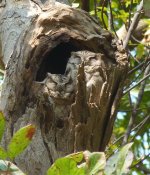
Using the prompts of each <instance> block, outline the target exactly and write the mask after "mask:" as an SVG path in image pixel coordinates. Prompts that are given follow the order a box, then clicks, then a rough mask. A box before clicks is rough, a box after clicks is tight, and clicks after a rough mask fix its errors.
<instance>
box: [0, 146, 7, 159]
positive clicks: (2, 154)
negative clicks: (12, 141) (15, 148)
mask: <svg viewBox="0 0 150 175" xmlns="http://www.w3.org/2000/svg"><path fill="white" fill-rule="evenodd" d="M6 158H7V152H6V151H5V150H4V149H3V148H2V147H1V146H0V159H6Z"/></svg>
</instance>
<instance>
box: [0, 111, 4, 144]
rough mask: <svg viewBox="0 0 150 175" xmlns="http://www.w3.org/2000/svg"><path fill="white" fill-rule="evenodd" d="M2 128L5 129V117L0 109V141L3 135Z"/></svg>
mask: <svg viewBox="0 0 150 175" xmlns="http://www.w3.org/2000/svg"><path fill="white" fill-rule="evenodd" d="M4 130H5V117H4V115H3V113H2V111H0V141H1V139H2V137H3V134H4Z"/></svg>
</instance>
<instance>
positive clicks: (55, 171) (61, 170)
mask: <svg viewBox="0 0 150 175" xmlns="http://www.w3.org/2000/svg"><path fill="white" fill-rule="evenodd" d="M75 159H76V158H75ZM75 159H74V158H71V157H70V156H69V157H64V158H60V159H57V160H56V161H55V163H54V164H53V165H52V166H51V167H50V168H49V169H48V171H47V175H85V169H84V167H81V168H79V167H78V166H77V162H76V161H75ZM77 161H78V159H77Z"/></svg>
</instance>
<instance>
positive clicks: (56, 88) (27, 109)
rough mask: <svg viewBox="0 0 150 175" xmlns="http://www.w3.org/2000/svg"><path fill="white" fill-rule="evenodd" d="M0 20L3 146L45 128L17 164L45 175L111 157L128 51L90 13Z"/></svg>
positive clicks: (25, 8) (11, 15)
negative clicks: (94, 156) (27, 129)
mask: <svg viewBox="0 0 150 175" xmlns="http://www.w3.org/2000/svg"><path fill="white" fill-rule="evenodd" d="M17 9H18V11H17ZM21 11H22V12H23V13H21ZM0 21H1V24H0V25H1V29H0V38H1V40H0V46H1V49H0V53H1V54H0V55H1V59H2V61H3V62H4V64H5V66H6V75H5V80H4V84H3V90H2V96H1V109H2V110H3V111H4V113H5V115H6V118H7V130H6V133H5V138H4V139H3V140H4V141H3V142H4V144H5V145H7V143H8V141H9V140H10V138H11V137H12V135H13V133H14V132H15V131H16V130H17V129H19V128H20V127H22V126H24V125H26V124H28V123H34V124H35V125H36V127H37V132H36V134H35V136H34V139H33V141H32V143H31V145H30V146H29V147H28V148H27V149H26V150H25V152H24V153H23V154H22V155H21V156H19V157H18V158H16V160H15V162H16V163H17V165H18V166H19V167H20V168H21V169H22V170H24V171H25V172H27V174H30V175H37V174H43V175H44V174H45V172H46V170H47V168H48V167H49V166H50V165H51V164H52V163H53V162H54V161H55V160H56V159H57V158H58V157H60V156H64V155H66V154H69V153H72V152H75V151H80V150H86V149H88V150H90V151H104V150H105V148H106V145H107V144H108V142H109V139H110V137H111V133H112V128H113V123H114V120H115V115H116V109H117V107H118V102H119V100H120V97H121V93H122V88H123V82H124V79H125V76H126V72H127V67H128V61H127V56H126V54H125V51H124V50H123V49H122V46H121V44H120V43H119V42H118V41H116V40H115V39H114V38H113V36H112V34H110V33H109V32H108V31H105V30H103V29H102V28H101V27H100V26H99V25H98V23H97V22H96V21H95V20H94V19H93V18H92V17H90V16H89V15H88V13H86V12H84V11H81V10H77V9H73V8H71V7H69V6H67V5H63V4H59V3H57V4H55V5H54V6H49V7H48V8H47V9H45V10H43V9H40V8H39V7H38V6H37V5H35V4H34V3H33V2H32V3H31V6H30V9H29V4H28V3H27V4H26V5H23V4H20V5H19V4H18V5H17V6H16V5H10V6H9V7H6V8H5V10H3V12H2V13H1V20H0ZM19 25H20V26H21V27H19ZM12 26H14V27H12ZM6 29H7V30H6Z"/></svg>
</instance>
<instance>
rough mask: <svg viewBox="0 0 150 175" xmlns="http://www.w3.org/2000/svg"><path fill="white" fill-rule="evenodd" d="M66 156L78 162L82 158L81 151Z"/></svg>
mask: <svg viewBox="0 0 150 175" xmlns="http://www.w3.org/2000/svg"><path fill="white" fill-rule="evenodd" d="M67 157H69V158H72V159H73V160H74V161H76V162H77V163H79V162H81V161H82V160H83V152H77V153H73V154H70V155H68V156H67Z"/></svg>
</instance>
